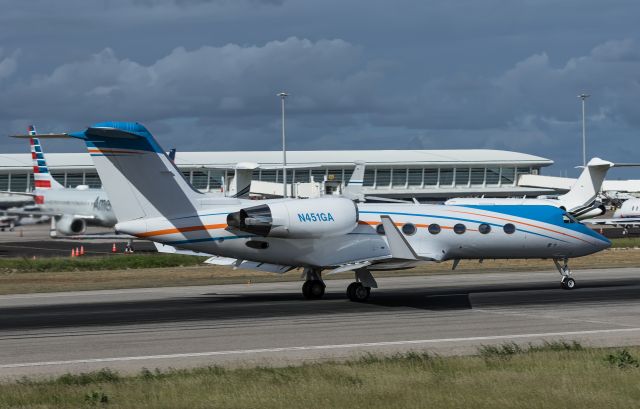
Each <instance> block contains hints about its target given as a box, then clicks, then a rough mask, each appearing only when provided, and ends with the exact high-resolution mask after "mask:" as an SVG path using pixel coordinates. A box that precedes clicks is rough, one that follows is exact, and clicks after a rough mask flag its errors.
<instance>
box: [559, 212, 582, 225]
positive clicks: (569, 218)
mask: <svg viewBox="0 0 640 409" xmlns="http://www.w3.org/2000/svg"><path fill="white" fill-rule="evenodd" d="M562 221H563V222H565V223H580V222H579V221H578V220H577V219H576V218H575V217H573V216H572V215H571V214H570V213H564V214H563V215H562Z"/></svg>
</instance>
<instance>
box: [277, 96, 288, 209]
mask: <svg viewBox="0 0 640 409" xmlns="http://www.w3.org/2000/svg"><path fill="white" fill-rule="evenodd" d="M277 95H278V96H279V97H280V101H281V103H282V197H287V144H286V138H285V134H284V100H285V98H287V97H288V96H289V94H287V93H286V92H280V93H278V94H277Z"/></svg>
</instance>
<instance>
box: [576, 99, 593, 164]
mask: <svg viewBox="0 0 640 409" xmlns="http://www.w3.org/2000/svg"><path fill="white" fill-rule="evenodd" d="M590 96H591V95H589V94H586V93H584V92H583V93H582V94H580V95H578V98H580V100H581V101H582V166H587V131H586V119H585V100H586V99H587V98H589V97H590Z"/></svg>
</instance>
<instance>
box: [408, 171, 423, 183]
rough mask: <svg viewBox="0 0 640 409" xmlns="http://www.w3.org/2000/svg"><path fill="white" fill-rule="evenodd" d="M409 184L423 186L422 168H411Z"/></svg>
mask: <svg viewBox="0 0 640 409" xmlns="http://www.w3.org/2000/svg"><path fill="white" fill-rule="evenodd" d="M408 183H409V186H422V169H409V177H408Z"/></svg>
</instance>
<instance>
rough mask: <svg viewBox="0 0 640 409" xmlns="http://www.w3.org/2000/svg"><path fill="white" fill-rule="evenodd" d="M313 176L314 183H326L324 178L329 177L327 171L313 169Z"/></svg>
mask: <svg viewBox="0 0 640 409" xmlns="http://www.w3.org/2000/svg"><path fill="white" fill-rule="evenodd" d="M311 176H313V181H314V182H323V181H324V177H325V176H327V170H326V169H312V170H311Z"/></svg>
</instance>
